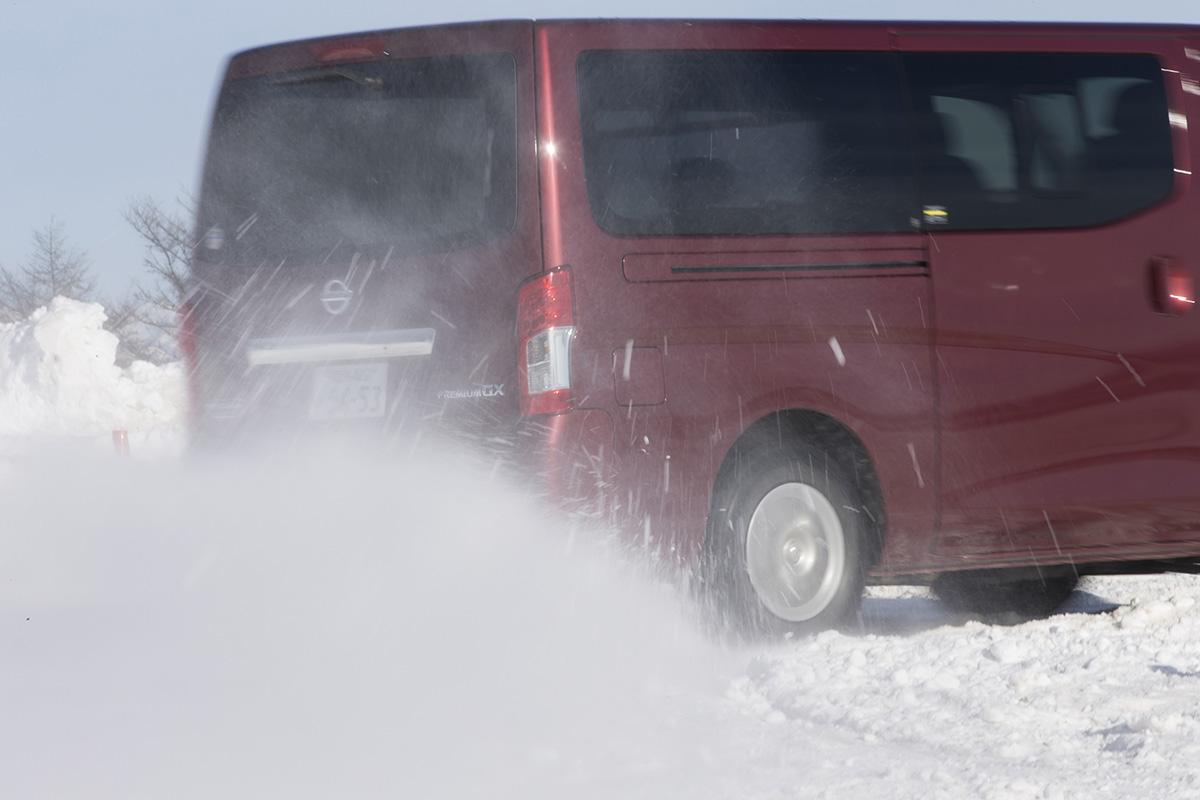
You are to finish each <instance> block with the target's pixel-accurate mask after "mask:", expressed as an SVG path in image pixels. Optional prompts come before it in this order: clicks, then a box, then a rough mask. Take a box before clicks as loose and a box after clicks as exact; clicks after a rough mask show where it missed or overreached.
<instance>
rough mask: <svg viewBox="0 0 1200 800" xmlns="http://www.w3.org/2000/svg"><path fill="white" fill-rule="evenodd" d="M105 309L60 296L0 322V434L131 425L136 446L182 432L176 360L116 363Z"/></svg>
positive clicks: (98, 432)
mask: <svg viewBox="0 0 1200 800" xmlns="http://www.w3.org/2000/svg"><path fill="white" fill-rule="evenodd" d="M104 320H105V314H104V309H103V307H101V306H100V305H97V304H95V303H81V302H78V301H76V300H70V299H67V298H65V297H57V298H55V299H54V300H53V301H52V302H51V303H50V305H49V306H47V307H45V308H40V309H38V310H37V311H35V312H34V313H33V314H32V315H30V317H29V318H28V319H27V320H24V321H22V322H16V323H9V324H0V437H7V438H9V439H10V441H9V448H10V449H11V448H12V447H13V446H14V445H13V444H12V442H11V439H12V437H25V438H28V437H63V436H67V437H82V438H89V437H90V438H96V439H98V440H104V441H107V438H108V437H109V435H110V433H111V431H112V430H114V429H118V428H119V429H125V430H128V431H129V432H130V439H131V441H132V442H133V444H134V451H135V452H138V451H139V450H140V449H143V448H142V447H140V445H145V444H147V443H154V444H155V445H156V446H157V447H162V446H164V445H166V446H170V445H171V444H172V443H178V441H180V439H181V431H182V422H183V408H184V388H183V370H182V369H181V367H180V365H179V364H168V365H166V366H162V367H158V366H155V365H153V364H149V363H146V362H143V361H137V362H134V363H133V364H131V365H130V366H129V367H128V368H124V369H122V368H120V367H118V366H117V365H116V353H117V337H116V336H114V335H113V334H111V333H109V332H108V331H106V330H104V328H103V325H104Z"/></svg>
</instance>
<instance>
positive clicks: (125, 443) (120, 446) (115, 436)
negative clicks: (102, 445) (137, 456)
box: [112, 431, 129, 456]
mask: <svg viewBox="0 0 1200 800" xmlns="http://www.w3.org/2000/svg"><path fill="white" fill-rule="evenodd" d="M112 440H113V450H115V451H116V453H117V455H119V456H127V455H129V431H113V432H112Z"/></svg>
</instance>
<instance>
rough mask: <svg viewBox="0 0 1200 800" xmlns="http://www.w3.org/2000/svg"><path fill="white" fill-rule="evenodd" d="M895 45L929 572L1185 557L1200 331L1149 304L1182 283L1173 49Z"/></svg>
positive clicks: (1192, 494)
mask: <svg viewBox="0 0 1200 800" xmlns="http://www.w3.org/2000/svg"><path fill="white" fill-rule="evenodd" d="M999 34H1002V35H999ZM899 43H900V47H901V48H902V50H903V51H905V57H904V58H905V70H906V74H907V76H908V80H909V82H910V88H911V96H912V102H913V103H914V113H915V115H916V119H917V120H918V125H917V128H918V130H920V131H921V136H920V146H921V152H920V162H921V167H922V173H921V180H920V183H921V192H922V196H921V199H920V202H921V205H922V214H923V224H924V228H925V230H926V233H927V235H928V237H929V254H930V261H931V269H932V273H933V288H934V298H935V307H936V313H937V353H938V362H939V365H940V367H941V374H940V385H941V387H942V388H941V392H940V414H939V418H940V430H941V452H942V472H941V475H942V484H941V485H942V492H941V505H942V532H941V539H940V543H939V550H940V552H941V553H942V554H944V555H947V556H967V555H971V554H974V555H977V556H983V555H984V554H991V555H997V554H998V555H1000V556H1002V555H1003V554H1005V553H1010V554H1011V553H1020V554H1021V556H1020V557H1021V558H1022V559H1027V558H1028V557H1029V556H1030V555H1031V554H1032V555H1033V556H1034V557H1039V556H1044V557H1046V558H1047V559H1048V560H1058V561H1062V560H1063V554H1064V553H1065V552H1067V551H1071V552H1072V553H1073V554H1074V555H1073V556H1072V557H1079V556H1080V555H1084V556H1086V557H1089V558H1103V557H1104V555H1105V554H1106V553H1110V552H1118V551H1117V550H1116V549H1115V548H1117V547H1120V548H1122V549H1121V550H1120V551H1119V552H1120V553H1121V554H1122V557H1126V558H1128V557H1130V556H1131V555H1133V554H1135V553H1136V552H1138V550H1139V548H1140V549H1141V551H1143V552H1145V553H1146V554H1147V555H1152V554H1166V552H1167V551H1166V549H1163V548H1169V546H1170V545H1169V544H1168V543H1170V542H1173V541H1182V540H1186V539H1194V538H1195V537H1196V535H1197V533H1198V532H1200V514H1197V508H1196V506H1197V491H1196V486H1197V477H1200V475H1198V473H1197V469H1196V453H1197V449H1196V448H1197V446H1198V445H1200V441H1198V440H1197V430H1198V424H1200V406H1198V405H1197V403H1196V395H1195V387H1196V386H1197V382H1198V379H1200V314H1196V313H1178V312H1179V311H1180V310H1181V309H1179V308H1176V307H1173V306H1171V305H1170V304H1169V303H1164V302H1163V301H1164V300H1165V299H1166V298H1165V295H1164V296H1161V297H1160V296H1158V295H1156V294H1155V289H1154V286H1155V280H1156V278H1157V276H1158V275H1159V273H1160V272H1162V271H1163V270H1164V269H1167V270H1175V269H1177V268H1179V267H1183V266H1185V265H1186V266H1187V268H1189V269H1193V270H1194V269H1196V268H1197V267H1200V264H1197V263H1196V261H1195V259H1196V241H1197V240H1196V237H1195V226H1196V220H1197V219H1200V215H1198V214H1197V210H1198V209H1197V205H1196V197H1195V194H1194V192H1193V191H1192V190H1191V188H1190V179H1189V177H1188V174H1189V172H1190V166H1189V163H1188V158H1189V156H1188V142H1187V138H1186V120H1185V119H1183V118H1182V117H1180V115H1179V111H1180V104H1181V102H1182V94H1181V91H1180V85H1179V80H1178V72H1177V70H1178V63H1177V62H1178V54H1177V53H1176V52H1175V49H1176V47H1177V45H1175V44H1174V43H1173V42H1172V41H1171V40H1170V39H1168V38H1166V37H1156V36H1152V35H1146V34H1141V33H1139V34H1137V35H1131V36H1129V37H1128V38H1122V37H1119V36H1114V35H1112V34H1111V33H1108V32H1105V33H1102V34H1097V32H1096V31H1095V30H1084V31H1080V32H1077V33H1070V34H1065V33H1064V35H1062V36H1052V35H1047V32H1046V31H1045V30H1044V29H1042V30H1038V31H1036V35H1035V32H1024V33H1022V31H1020V30H1018V29H1008V28H1006V29H1002V30H997V31H993V32H988V33H980V32H978V31H977V30H976V31H975V32H971V31H970V30H966V29H964V30H961V31H960V30H954V29H952V28H943V29H940V30H936V31H928V32H917V31H913V32H909V33H904V34H902V35H901V36H900V37H899ZM1187 294H1189V295H1190V290H1189V291H1188V292H1187ZM1192 300H1194V297H1187V298H1184V302H1183V309H1182V310H1183V311H1188V310H1190V301H1192Z"/></svg>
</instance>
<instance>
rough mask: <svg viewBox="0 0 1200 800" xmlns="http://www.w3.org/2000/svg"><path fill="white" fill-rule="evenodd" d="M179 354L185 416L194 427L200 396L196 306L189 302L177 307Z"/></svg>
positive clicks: (197, 415)
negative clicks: (185, 398) (183, 383)
mask: <svg viewBox="0 0 1200 800" xmlns="http://www.w3.org/2000/svg"><path fill="white" fill-rule="evenodd" d="M179 352H180V353H182V354H183V370H184V375H185V376H186V378H187V416H188V422H189V423H190V424H191V425H192V426H193V427H194V426H195V424H196V422H197V421H198V420H199V410H200V394H199V385H198V383H199V381H198V376H197V363H196V358H197V354H196V306H195V304H194V303H193V302H192V301H190V300H184V301H183V302H182V303H180V305H179Z"/></svg>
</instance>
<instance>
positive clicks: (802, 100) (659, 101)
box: [579, 51, 915, 235]
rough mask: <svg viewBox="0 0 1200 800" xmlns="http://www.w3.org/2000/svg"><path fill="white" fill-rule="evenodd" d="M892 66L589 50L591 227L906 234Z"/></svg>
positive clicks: (848, 58)
mask: <svg viewBox="0 0 1200 800" xmlns="http://www.w3.org/2000/svg"><path fill="white" fill-rule="evenodd" d="M896 64H897V61H896V60H895V58H894V57H893V56H890V55H888V54H879V53H795V52H731V51H703V52H697V51H665V52H663V51H593V52H589V53H585V54H584V55H582V56H581V57H580V60H579V92H580V102H581V105H582V111H583V116H582V121H583V145H584V160H585V165H586V172H587V176H586V177H587V189H588V197H589V199H590V202H591V206H592V213H593V214H594V216H595V218H596V221H597V223H598V224H599V225H600V226H601V227H602V228H604V229H606V230H608V231H610V232H612V233H617V234H626V235H629V234H632V235H639V234H641V235H645V234H663V235H665V234H710V235H711V234H718V235H719V234H771V233H777V234H803V233H842V232H885V231H899V230H908V229H910V228H911V226H912V218H913V216H914V212H915V207H914V198H913V196H912V193H911V185H912V182H911V176H910V168H911V163H912V159H911V157H910V156H909V155H908V154H907V152H906V151H905V148H904V143H905V141H906V139H905V137H904V135H903V125H904V122H903V116H902V115H903V111H902V106H901V104H900V100H899V98H900V97H901V96H902V94H901V92H900V91H899V85H898V78H897V67H896Z"/></svg>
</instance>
